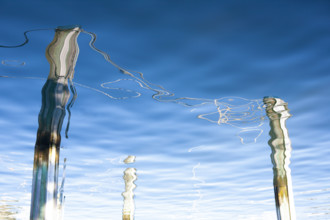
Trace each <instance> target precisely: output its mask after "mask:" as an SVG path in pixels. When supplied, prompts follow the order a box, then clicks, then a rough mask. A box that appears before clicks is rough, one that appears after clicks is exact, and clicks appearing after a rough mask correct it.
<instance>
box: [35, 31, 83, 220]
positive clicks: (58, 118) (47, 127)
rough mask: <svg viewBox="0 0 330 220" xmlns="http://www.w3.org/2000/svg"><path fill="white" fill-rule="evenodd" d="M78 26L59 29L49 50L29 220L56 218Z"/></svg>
mask: <svg viewBox="0 0 330 220" xmlns="http://www.w3.org/2000/svg"><path fill="white" fill-rule="evenodd" d="M79 33H80V29H79V27H75V28H68V29H67V28H58V29H56V32H55V37H54V40H53V41H52V42H51V43H50V44H49V46H48V47H47V49H46V57H47V60H48V61H49V63H50V73H49V75H48V79H47V81H46V83H45V85H44V87H43V88H42V106H41V110H40V113H39V119H38V121H39V128H38V132H37V140H36V144H35V152H34V165H33V180H32V181H33V182H32V198H31V212H30V219H38V220H39V219H57V192H58V170H59V167H58V166H59V154H60V143H61V134H60V132H61V129H62V124H63V120H64V117H65V107H66V105H67V102H68V100H69V97H70V92H69V87H68V80H70V81H71V80H72V78H73V73H74V67H75V64H76V60H77V57H78V53H79V49H78V44H77V37H78V35H79Z"/></svg>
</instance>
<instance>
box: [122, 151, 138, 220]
mask: <svg viewBox="0 0 330 220" xmlns="http://www.w3.org/2000/svg"><path fill="white" fill-rule="evenodd" d="M134 162H135V156H128V157H127V158H126V159H125V160H124V163H125V164H130V163H134ZM136 179H137V176H136V169H135V168H131V167H130V168H127V169H126V170H125V171H124V181H125V192H123V193H122V196H123V197H124V207H123V220H133V219H134V211H135V205H134V192H133V190H134V189H135V188H136V185H135V184H134V181H135V180H136Z"/></svg>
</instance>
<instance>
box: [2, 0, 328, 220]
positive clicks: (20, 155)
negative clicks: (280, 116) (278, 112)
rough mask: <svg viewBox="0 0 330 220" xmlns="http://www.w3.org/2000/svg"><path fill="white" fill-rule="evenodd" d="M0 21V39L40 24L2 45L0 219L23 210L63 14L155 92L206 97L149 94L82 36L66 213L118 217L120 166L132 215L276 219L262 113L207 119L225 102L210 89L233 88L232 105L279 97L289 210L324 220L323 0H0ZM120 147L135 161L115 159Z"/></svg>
mask: <svg viewBox="0 0 330 220" xmlns="http://www.w3.org/2000/svg"><path fill="white" fill-rule="evenodd" d="M0 18H1V19H0V24H1V27H2V32H1V35H0V44H1V45H18V44H21V43H23V42H24V35H23V32H24V31H27V30H31V29H39V28H48V29H49V30H42V31H34V32H30V33H28V34H27V35H28V37H29V42H28V43H27V44H26V45H25V46H23V47H18V48H11V49H8V48H0V62H2V63H1V64H0V75H1V76H9V77H0V90H1V91H0V92H1V96H0V102H1V105H0V175H1V178H0V219H8V220H9V219H28V218H29V217H28V216H29V212H30V200H31V184H32V169H33V154H34V145H35V141H36V132H37V129H38V114H39V111H40V108H41V88H42V86H43V85H44V83H45V81H46V78H47V76H48V72H49V63H48V62H47V60H46V57H45V50H46V47H47V45H48V44H49V43H50V42H51V41H52V39H53V37H54V29H55V28H56V27H57V26H59V25H71V24H79V25H81V26H82V28H83V29H84V30H85V31H89V32H93V33H95V34H96V35H97V40H96V42H95V46H96V47H97V48H99V49H101V50H103V51H105V52H107V53H108V54H109V55H110V56H111V58H112V60H113V61H114V62H115V63H117V64H118V65H120V66H121V67H123V68H125V69H129V70H132V71H131V72H132V73H133V71H138V72H142V73H143V74H144V77H145V79H146V80H148V81H149V82H150V84H149V85H152V87H153V88H156V86H155V85H161V86H163V87H164V88H165V89H166V90H168V91H170V92H171V93H174V94H175V95H174V98H182V97H190V98H192V99H184V100H182V102H184V103H190V104H191V103H192V104H200V103H205V102H206V104H204V105H202V106H192V107H187V106H185V105H183V104H182V103H181V104H180V103H177V102H174V101H169V100H173V98H166V101H164V100H162V101H157V100H155V99H153V98H152V95H153V94H154V92H153V91H151V90H150V89H146V88H141V87H140V86H139V84H138V83H137V82H136V81H135V80H133V78H132V77H129V76H127V75H124V74H121V73H120V72H119V71H118V69H116V68H114V67H113V66H112V65H111V64H110V63H109V62H107V61H106V60H105V59H104V58H103V56H102V55H101V54H99V53H97V52H95V51H94V50H92V49H91V48H90V46H89V41H90V40H91V37H90V36H89V35H87V34H85V33H81V34H80V35H79V37H78V44H79V48H80V53H79V57H78V62H77V64H76V68H75V77H74V80H73V81H74V83H76V89H77V94H78V97H77V99H76V102H75V104H74V106H73V108H72V109H71V113H72V115H71V121H70V129H69V133H68V135H69V138H68V139H66V138H65V134H64V131H65V127H66V123H67V117H66V120H65V121H64V123H63V129H62V143H61V146H62V148H61V154H60V174H59V185H61V181H62V176H63V174H62V173H63V165H64V163H63V161H64V158H66V160H67V161H66V169H65V173H66V175H65V176H66V177H65V183H64V188H63V189H64V196H65V202H64V204H63V206H64V219H68V220H69V219H73V220H74V219H114V220H116V219H121V218H122V210H123V204H124V202H123V196H122V193H123V192H124V191H125V180H124V171H125V170H126V169H127V168H135V169H136V176H137V180H136V181H135V184H136V188H135V189H134V195H135V197H134V203H135V214H134V215H135V219H137V220H149V219H150V220H151V219H158V220H168V219H194V220H203V219H205V220H206V219H208V220H222V219H224V220H227V219H262V220H263V219H265V220H268V219H270V220H271V219H276V211H275V201H274V192H273V191H274V190H273V171H272V167H273V165H272V163H271V159H270V154H271V149H270V147H269V145H268V140H269V139H270V137H269V135H268V132H269V130H270V127H269V121H268V119H267V117H266V114H265V112H264V109H263V108H261V109H258V108H256V109H252V110H249V111H248V112H249V113H255V115H256V120H252V122H253V123H250V122H251V120H250V119H251V118H247V119H246V120H245V119H243V121H242V122H240V123H235V122H231V121H226V120H224V121H221V122H223V123H220V124H217V123H213V122H212V121H214V122H217V121H218V119H219V113H218V112H217V107H219V109H221V107H222V104H221V105H220V104H219V105H218V106H217V105H214V102H213V101H214V99H220V98H224V97H231V98H226V103H227V102H229V103H233V104H235V105H234V107H233V110H234V111H237V112H239V111H240V110H242V109H243V111H246V110H244V108H245V107H244V106H243V107H242V106H241V105H245V104H246V103H247V102H251V100H252V103H254V104H255V106H256V107H258V105H257V104H258V103H259V104H261V105H262V98H263V97H264V96H276V97H280V98H281V99H283V100H284V101H286V102H287V103H288V107H289V109H290V113H291V114H292V117H291V118H289V119H288V120H287V129H288V131H289V136H290V139H291V142H292V148H293V150H292V154H291V164H290V168H291V172H292V186H293V192H294V202H295V208H296V214H297V219H330V215H329V213H330V211H329V210H330V175H329V169H330V160H329V157H330V148H329V144H330V136H329V132H330V125H329V123H330V117H329V112H330V98H329V94H330V86H329V85H330V74H329V71H330V62H329V60H330V59H329V58H330V54H329V51H330V29H329V23H330V4H329V2H327V1H313V2H304V1H301V2H299V3H287V2H284V1H280V2H277V3H265V2H261V1H249V2H245V1H236V3H235V4H232V3H228V2H227V3H226V2H224V1H207V2H206V1H167V2H165V1H161V2H156V1H138V2H137V1H128V2H123V3H119V2H118V3H95V2H92V1H82V2H80V1H77V2H74V1H71V3H67V2H64V1H63V2H61V1H59V2H58V1H56V2H49V3H42V2H38V3H37V2H29V3H27V2H23V1H21V2H17V3H15V4H14V3H9V2H1V7H0ZM135 74H136V73H135ZM136 75H137V74H136ZM123 79H125V80H123ZM107 82H113V83H107ZM104 83H106V84H104ZM101 84H103V87H102V86H101ZM107 87H108V88H107ZM109 88H110V89H109ZM114 88H116V89H114ZM118 88H120V89H118ZM96 90H97V91H96ZM102 92H103V93H106V94H108V95H110V96H111V97H112V98H111V97H109V96H106V95H105V94H103V93H102ZM138 94H140V96H139V97H137V96H138ZM124 97H127V98H125V99H123V98H124ZM239 97H240V98H239ZM231 99H232V100H233V101H231ZM220 101H221V100H220ZM220 101H219V102H220ZM237 103H238V104H237ZM235 106H236V107H237V106H240V107H237V109H235ZM209 113H214V114H211V115H209ZM222 113H223V112H222ZM224 114H225V116H224V118H226V112H225V113H224ZM67 115H68V114H67ZM198 115H202V116H204V118H206V119H209V120H203V119H199V118H197V116H198ZM233 117H234V116H233ZM237 117H243V116H237ZM243 118H244V117H243ZM221 119H223V118H221ZM232 125H234V126H232ZM251 126H252V128H251ZM248 127H250V129H247V128H248ZM245 131H246V132H245ZM240 137H242V138H243V141H242V140H241V139H240ZM255 138H256V141H254V139H255ZM242 142H243V143H242ZM129 155H132V156H135V157H136V158H135V162H134V163H128V164H126V163H124V160H125V158H127V156H129Z"/></svg>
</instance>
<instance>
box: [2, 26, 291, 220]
mask: <svg viewBox="0 0 330 220" xmlns="http://www.w3.org/2000/svg"><path fill="white" fill-rule="evenodd" d="M80 32H84V33H87V34H89V35H90V36H91V37H92V39H91V41H90V46H91V48H92V49H93V50H95V51H97V52H98V53H100V54H102V55H103V56H104V58H105V59H106V60H107V61H108V62H109V63H111V64H112V65H113V66H114V67H116V68H117V69H119V70H120V72H121V73H122V74H124V75H126V76H129V77H130V78H129V79H118V80H116V81H113V82H104V83H102V84H101V87H102V88H103V89H112V90H118V91H124V92H126V93H127V94H130V96H123V97H120V98H118V97H114V96H112V95H110V94H108V93H106V92H104V91H102V90H99V89H95V88H92V87H88V86H85V85H83V84H78V85H80V86H83V87H86V88H89V89H93V90H94V91H97V92H100V93H102V94H104V95H106V96H108V97H109V98H112V99H126V98H128V97H139V96H140V95H141V93H139V92H136V91H132V90H127V89H123V88H113V87H110V86H109V85H110V84H115V83H120V82H124V81H125V82H133V83H136V84H138V86H139V87H140V88H143V89H147V90H150V91H152V92H154V94H153V96H152V98H153V99H155V100H157V101H161V102H172V103H177V104H180V105H183V106H186V107H191V108H192V110H191V111H192V112H195V113H196V114H197V117H198V118H200V119H203V120H207V121H209V122H211V123H216V124H218V125H222V124H227V125H231V126H234V127H236V128H238V129H239V132H238V134H237V136H238V137H239V138H240V140H241V142H242V143H247V142H255V141H256V139H257V138H258V137H259V136H260V135H261V133H262V130H261V129H260V127H261V125H262V124H263V120H264V115H265V113H264V108H263V106H262V101H261V99H253V100H252V99H245V98H241V97H224V98H219V99H200V98H191V97H181V98H175V97H174V94H173V93H171V92H169V91H167V90H166V89H164V88H163V87H162V86H160V85H155V84H153V83H150V82H148V81H147V80H146V79H145V78H144V76H143V74H142V73H135V72H129V71H127V70H125V69H123V68H121V67H120V66H118V65H117V64H116V63H114V62H113V61H112V60H111V59H110V56H109V55H108V54H107V53H105V52H103V51H101V50H99V49H97V48H96V47H95V46H94V43H95V40H96V35H95V34H94V33H91V32H86V31H83V30H82V29H80V28H79V27H70V28H65V27H59V28H57V29H56V32H55V37H54V40H53V41H52V42H51V43H50V44H49V46H48V47H47V49H46V57H47V60H48V61H49V63H50V73H49V76H48V79H47V81H46V83H45V85H44V87H43V88H42V106H41V110H40V113H39V128H38V132H37V140H36V144H35V154H34V166H33V182H32V196H31V212H30V219H58V218H59V219H61V218H63V202H64V196H63V188H64V180H65V172H64V174H63V179H62V184H61V187H60V189H59V190H58V173H59V154H60V143H61V135H60V132H61V129H62V124H63V120H64V117H65V112H66V109H67V111H68V113H69V118H68V125H69V121H70V108H71V107H72V105H73V103H74V100H75V98H76V92H75V88H74V86H73V82H72V79H73V75H74V68H75V64H76V61H77V57H78V54H79V48H78V44H77V37H78V35H79V34H80ZM26 42H27V41H26ZM24 44H25V43H24ZM24 44H22V45H24ZM22 45H19V46H22ZM2 64H3V65H24V64H23V63H20V62H18V61H17V62H16V61H9V60H7V61H3V62H2ZM1 77H7V76H1ZM69 84H70V87H69ZM69 89H71V92H72V94H73V96H72V99H71V101H70V102H69V98H70V92H69ZM263 102H264V103H265V104H266V112H267V116H268V117H269V119H270V127H271V130H270V135H271V139H270V141H269V145H270V147H271V148H272V154H271V157H272V162H273V165H274V168H273V170H274V191H275V200H276V209H277V215H278V219H290V220H293V219H295V210H294V204H293V194H292V182H291V173H290V169H289V163H290V154H291V143H290V139H289V137H288V131H287V129H286V127H285V121H286V119H287V118H289V117H290V114H289V113H288V109H287V104H286V103H284V102H283V100H281V99H278V98H264V100H263ZM67 133H68V126H67V129H66V134H67ZM245 136H248V137H249V138H248V139H247V138H246V137H245ZM246 140H248V141H246ZM191 150H192V149H190V151H191ZM190 151H189V152H190ZM134 162H135V156H128V157H127V158H126V159H125V160H124V163H125V164H131V163H134ZM199 166H200V163H198V164H197V165H196V166H194V167H193V170H192V171H193V180H195V181H199V182H200V183H199V184H195V185H194V187H195V188H196V192H197V194H198V199H197V200H196V201H194V203H193V211H194V212H197V211H199V210H198V203H199V202H200V200H201V198H202V194H201V191H200V189H199V188H200V184H202V183H203V182H202V180H200V179H198V178H197V177H196V173H195V171H196V169H197V168H198V167H199ZM64 170H65V165H64ZM123 179H124V181H125V192H123V193H122V196H123V198H124V205H123V220H133V219H134V211H135V205H134V189H135V188H136V185H135V184H134V181H136V179H137V176H136V169H135V168H127V169H126V170H125V171H124V176H123ZM58 192H59V194H58ZM2 210H5V211H4V212H6V213H7V209H6V208H2ZM6 215H8V216H9V215H10V213H9V212H8V214H6Z"/></svg>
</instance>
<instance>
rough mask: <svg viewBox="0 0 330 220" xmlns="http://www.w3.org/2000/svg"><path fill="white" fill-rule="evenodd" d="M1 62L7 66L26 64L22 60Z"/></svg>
mask: <svg viewBox="0 0 330 220" xmlns="http://www.w3.org/2000/svg"><path fill="white" fill-rule="evenodd" d="M1 64H2V65H5V66H12V67H19V66H25V64H26V63H25V62H24V61H20V60H2V61H1Z"/></svg>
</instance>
